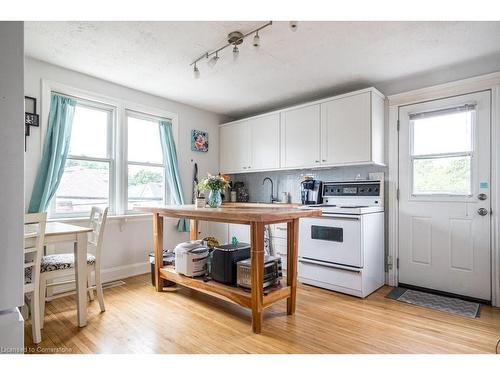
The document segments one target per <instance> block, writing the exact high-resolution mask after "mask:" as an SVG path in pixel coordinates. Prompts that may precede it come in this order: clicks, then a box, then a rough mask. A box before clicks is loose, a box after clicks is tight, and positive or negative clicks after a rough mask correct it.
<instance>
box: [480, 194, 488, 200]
mask: <svg viewBox="0 0 500 375" xmlns="http://www.w3.org/2000/svg"><path fill="white" fill-rule="evenodd" d="M486 198H488V196H487V195H486V194H484V193H481V194H478V196H477V199H479V200H480V201H485V200H486Z"/></svg>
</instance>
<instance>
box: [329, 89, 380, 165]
mask: <svg viewBox="0 0 500 375" xmlns="http://www.w3.org/2000/svg"><path fill="white" fill-rule="evenodd" d="M375 107H377V108H375ZM383 109H384V102H383V99H382V98H380V96H379V95H377V94H375V93H373V92H372V91H368V92H363V93H361V94H355V95H351V96H344V97H341V98H339V99H333V100H331V101H328V102H325V103H321V163H322V164H334V165H338V164H351V163H352V164H360V163H371V162H375V161H378V160H374V159H376V158H377V159H378V157H379V155H374V151H375V150H374V146H375V147H377V144H374V142H379V141H382V142H383V121H381V120H382V119H383V117H381V118H377V117H375V116H376V115H377V113H378V112H375V113H374V110H377V111H381V113H383ZM379 136H381V137H382V139H381V140H379V138H378V137H379ZM375 138H376V139H375ZM382 144H383V143H382ZM382 147H383V145H382ZM382 152H383V150H382ZM382 156H383V155H382ZM381 161H382V160H380V162H381Z"/></svg>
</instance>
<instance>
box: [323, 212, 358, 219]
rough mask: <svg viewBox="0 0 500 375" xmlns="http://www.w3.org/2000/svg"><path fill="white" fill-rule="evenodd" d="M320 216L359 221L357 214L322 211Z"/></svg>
mask: <svg viewBox="0 0 500 375" xmlns="http://www.w3.org/2000/svg"><path fill="white" fill-rule="evenodd" d="M321 216H323V217H326V218H330V219H339V220H352V221H359V216H350V215H339V214H327V213H324V212H323V214H322V215H321Z"/></svg>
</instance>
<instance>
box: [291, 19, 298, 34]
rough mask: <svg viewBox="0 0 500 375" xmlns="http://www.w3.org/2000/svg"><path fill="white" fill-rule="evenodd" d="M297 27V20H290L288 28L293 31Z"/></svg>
mask: <svg viewBox="0 0 500 375" xmlns="http://www.w3.org/2000/svg"><path fill="white" fill-rule="evenodd" d="M298 27H299V22H298V21H290V30H292V31H294V32H295V31H297V28H298Z"/></svg>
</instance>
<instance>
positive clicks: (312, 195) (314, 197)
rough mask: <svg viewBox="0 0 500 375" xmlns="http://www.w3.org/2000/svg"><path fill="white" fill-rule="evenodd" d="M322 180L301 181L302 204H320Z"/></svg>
mask: <svg viewBox="0 0 500 375" xmlns="http://www.w3.org/2000/svg"><path fill="white" fill-rule="evenodd" d="M322 185H323V183H322V182H321V181H320V180H313V179H310V180H304V181H302V182H301V183H300V201H301V202H302V204H320V203H321V202H322V196H321V191H322Z"/></svg>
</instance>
